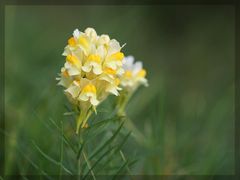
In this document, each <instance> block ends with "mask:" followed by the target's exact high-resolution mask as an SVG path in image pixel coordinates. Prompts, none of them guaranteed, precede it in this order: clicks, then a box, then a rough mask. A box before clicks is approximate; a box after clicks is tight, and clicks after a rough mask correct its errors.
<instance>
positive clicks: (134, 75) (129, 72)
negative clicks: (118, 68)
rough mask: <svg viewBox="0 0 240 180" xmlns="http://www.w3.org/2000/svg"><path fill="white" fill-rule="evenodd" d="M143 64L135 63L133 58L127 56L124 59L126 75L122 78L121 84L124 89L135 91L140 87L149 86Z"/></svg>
mask: <svg viewBox="0 0 240 180" xmlns="http://www.w3.org/2000/svg"><path fill="white" fill-rule="evenodd" d="M142 66H143V65H142V62H141V61H137V62H135V63H134V57H133V56H127V57H125V58H124V59H123V69H124V71H125V72H124V73H123V74H122V76H121V78H120V84H121V86H122V87H123V88H124V89H127V90H131V91H134V90H135V89H136V88H137V87H138V86H139V85H141V84H143V85H145V86H148V82H147V79H146V78H145V77H146V73H147V72H146V70H145V69H143V67H142Z"/></svg>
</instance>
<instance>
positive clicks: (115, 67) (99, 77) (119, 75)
mask: <svg viewBox="0 0 240 180" xmlns="http://www.w3.org/2000/svg"><path fill="white" fill-rule="evenodd" d="M122 47H123V46H120V44H119V42H118V41H117V40H115V39H110V37H109V36H108V35H105V34H103V35H97V33H96V31H95V30H94V29H93V28H87V29H86V30H85V31H84V32H80V31H79V30H78V29H76V30H75V31H74V32H73V36H72V37H70V38H69V39H68V45H67V46H66V47H65V49H64V52H63V56H65V57H66V62H65V64H64V67H62V68H61V73H60V74H59V76H60V77H58V78H57V80H59V82H58V84H59V85H61V86H63V87H64V88H65V89H64V92H65V94H66V96H67V97H68V99H69V101H70V102H71V103H72V104H73V105H74V107H76V108H77V109H78V110H79V111H80V114H79V117H78V118H77V130H76V132H77V133H78V131H79V128H80V127H86V126H87V124H86V122H87V120H88V118H89V116H90V115H91V113H92V112H93V111H95V112H96V106H97V105H98V104H99V103H101V102H102V101H103V100H104V99H106V98H107V97H108V95H109V94H114V95H116V96H118V95H119V94H120V93H119V91H120V90H122V89H123V91H122V92H121V94H120V102H119V103H118V105H117V108H118V109H119V112H122V111H124V108H125V105H126V103H127V101H128V99H129V98H125V96H126V94H132V93H133V92H134V90H135V89H137V87H139V85H141V84H144V85H146V86H147V79H146V78H145V76H146V70H144V69H143V68H142V63H141V62H136V63H134V58H133V56H128V57H126V58H124V54H123V53H122V52H121V49H122Z"/></svg>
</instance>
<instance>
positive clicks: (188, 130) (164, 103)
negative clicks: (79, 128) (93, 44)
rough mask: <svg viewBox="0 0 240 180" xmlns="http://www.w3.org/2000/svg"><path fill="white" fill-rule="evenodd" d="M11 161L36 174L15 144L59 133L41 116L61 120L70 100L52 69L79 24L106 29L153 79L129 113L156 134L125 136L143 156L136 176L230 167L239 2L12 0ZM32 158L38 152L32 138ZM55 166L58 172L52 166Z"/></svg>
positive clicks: (44, 142) (13, 169) (44, 140)
mask: <svg viewBox="0 0 240 180" xmlns="http://www.w3.org/2000/svg"><path fill="white" fill-rule="evenodd" d="M5 10H6V11H5V115H6V119H5V124H6V131H7V132H8V133H9V136H6V149H5V152H6V154H5V167H6V168H7V170H6V171H7V173H8V174H17V173H19V172H21V173H23V171H26V172H25V173H31V174H34V173H36V172H34V171H31V172H29V170H28V169H27V168H25V169H24V168H23V167H28V166H29V165H27V164H28V162H27V161H24V159H23V158H21V155H20V154H19V153H18V152H17V150H16V147H18V146H21V144H22V146H25V145H24V142H25V141H29V140H31V139H35V140H36V139H37V140H38V143H40V144H39V146H41V147H45V149H46V150H48V152H51V151H54V150H55V151H56V148H55V147H56V146H55V145H54V144H53V143H52V142H53V141H54V137H51V136H50V135H49V134H47V133H46V132H47V130H46V127H45V126H44V125H43V123H42V121H44V120H46V119H49V118H53V119H55V120H56V121H60V119H65V120H66V121H67V117H64V116H63V113H64V112H65V111H66V109H65V108H64V104H65V103H66V98H65V96H64V95H63V93H62V88H59V87H58V86H56V80H55V77H56V76H57V73H58V72H60V68H61V66H62V65H63V64H64V57H62V56H61V54H62V52H63V48H64V47H65V45H66V43H67V39H68V38H69V37H70V36H71V34H72V32H73V30H74V29H75V28H79V30H80V31H83V30H84V29H85V28H87V27H93V28H95V29H96V31H97V33H98V34H109V35H110V37H111V38H115V39H117V40H118V41H119V42H120V43H121V44H124V43H127V45H126V46H125V47H124V49H123V52H124V54H125V55H130V54H131V55H134V56H135V58H136V59H137V60H141V61H143V64H144V66H145V68H146V69H147V72H148V74H147V78H148V79H149V84H150V86H149V87H148V88H144V87H142V88H140V89H139V90H138V91H137V92H136V94H135V95H134V97H133V98H132V100H131V102H130V103H129V105H128V109H127V113H128V115H129V117H130V118H131V119H132V120H133V121H134V123H135V124H136V126H137V127H138V128H139V130H140V131H141V132H142V133H143V134H144V135H145V136H146V137H147V138H148V139H149V141H152V142H154V144H155V149H152V150H146V149H144V148H141V147H140V146H137V145H136V144H134V143H129V145H128V146H127V147H125V148H126V152H131V151H134V152H136V154H137V156H138V159H139V161H138V162H137V163H136V165H135V166H134V168H133V169H132V173H133V174H158V175H159V174H166V175H172V174H177V175H180V174H191V175H212V174H233V173H234V58H235V57H234V53H235V49H234V33H235V30H234V28H235V27H234V7H232V6H224V5H221V6H190V5H185V6H183V5H179V6H175V5H169V6H167V5H162V6H110V5H109V6H103V5H102V6H93V5H91V6H74V7H73V6H6V9H5ZM25 148H26V149H27V150H28V151H26V152H25V155H26V156H27V157H29V158H30V157H33V158H34V157H35V158H34V161H35V162H36V163H38V162H39V161H40V160H39V159H38V158H36V156H35V155H34V153H35V154H36V152H35V151H34V150H32V149H33V148H32V147H31V146H27V147H25ZM52 173H54V172H52Z"/></svg>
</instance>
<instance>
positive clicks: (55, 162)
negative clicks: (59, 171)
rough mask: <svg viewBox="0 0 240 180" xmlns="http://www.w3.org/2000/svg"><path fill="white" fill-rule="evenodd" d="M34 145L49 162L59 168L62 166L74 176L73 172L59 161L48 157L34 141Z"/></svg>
mask: <svg viewBox="0 0 240 180" xmlns="http://www.w3.org/2000/svg"><path fill="white" fill-rule="evenodd" d="M33 145H34V146H35V148H36V149H37V150H38V151H39V152H40V154H41V155H42V156H43V157H45V158H46V159H47V160H48V161H50V162H51V163H53V164H55V165H57V166H61V167H62V168H63V169H64V170H65V171H66V172H67V173H68V174H70V175H72V172H71V171H70V170H68V169H67V168H66V167H65V166H64V165H63V164H61V163H59V162H58V161H56V160H55V159H53V158H51V157H50V156H48V155H47V154H46V153H44V152H43V151H42V150H41V149H40V148H39V147H38V145H37V144H36V143H35V142H34V141H33Z"/></svg>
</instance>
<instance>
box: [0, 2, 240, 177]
mask: <svg viewBox="0 0 240 180" xmlns="http://www.w3.org/2000/svg"><path fill="white" fill-rule="evenodd" d="M6 5H232V6H234V8H235V124H234V125H235V175H149V176H148V175H139V176H134V179H205V178H207V179H217V180H218V179H240V120H239V117H240V112H239V110H240V71H239V70H240V53H239V52H240V44H239V43H240V2H239V1H238V0H121V1H120V0H65V1H64V0H0V93H1V95H0V112H1V115H0V119H1V120H0V128H1V130H4V127H5V107H4V105H5V99H4V90H5V87H4V86H5V70H4V69H5V63H4V59H5V54H4V52H5V48H4V45H5V32H4V31H5V26H4V25H5V6H6ZM0 150H1V151H0V163H1V167H4V159H5V157H4V156H5V137H4V134H3V133H0ZM4 177H6V176H4V168H3V169H0V179H2V178H4ZM27 177H28V178H30V179H32V178H34V177H36V178H37V177H38V176H37V175H35V176H33V175H32V176H27ZM39 177H40V176H39ZM99 177H100V178H104V176H99ZM109 177H110V176H108V178H109ZM8 178H10V179H12V178H13V179H18V178H19V176H17V175H16V176H8ZM65 178H69V177H67V176H64V179H65ZM72 178H74V179H75V178H76V176H72ZM118 178H121V179H122V178H124V177H123V176H118ZM124 179H125V178H124ZM127 179H128V178H127Z"/></svg>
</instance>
